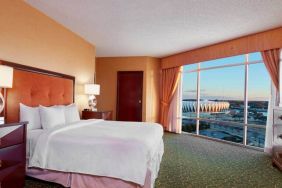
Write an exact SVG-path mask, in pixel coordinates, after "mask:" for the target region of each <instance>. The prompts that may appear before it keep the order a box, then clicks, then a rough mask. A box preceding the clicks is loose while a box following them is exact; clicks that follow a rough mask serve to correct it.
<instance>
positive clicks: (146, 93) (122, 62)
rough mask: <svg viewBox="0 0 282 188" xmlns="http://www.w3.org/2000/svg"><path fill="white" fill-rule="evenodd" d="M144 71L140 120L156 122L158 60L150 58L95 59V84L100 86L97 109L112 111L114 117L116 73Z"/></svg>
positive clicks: (157, 110) (157, 107)
mask: <svg viewBox="0 0 282 188" xmlns="http://www.w3.org/2000/svg"><path fill="white" fill-rule="evenodd" d="M118 71H144V73H143V74H144V75H143V76H144V77H143V103H142V105H143V106H142V120H143V121H147V122H157V121H158V115H159V114H158V112H159V82H160V80H159V79H160V59H157V58H152V57H103V58H97V59H96V83H98V84H100V85H101V93H100V96H98V97H97V99H98V109H100V110H113V117H114V119H115V117H116V95H117V72H118Z"/></svg>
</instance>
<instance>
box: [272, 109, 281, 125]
mask: <svg viewBox="0 0 282 188" xmlns="http://www.w3.org/2000/svg"><path fill="white" fill-rule="evenodd" d="M273 124H274V125H282V109H274V110H273Z"/></svg>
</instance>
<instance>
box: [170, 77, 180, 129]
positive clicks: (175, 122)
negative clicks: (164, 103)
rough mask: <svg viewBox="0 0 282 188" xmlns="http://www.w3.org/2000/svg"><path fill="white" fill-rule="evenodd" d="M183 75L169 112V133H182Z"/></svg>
mask: <svg viewBox="0 0 282 188" xmlns="http://www.w3.org/2000/svg"><path fill="white" fill-rule="evenodd" d="M182 81H183V80H182V74H181V77H180V81H179V84H178V86H177V88H176V91H175V93H174V96H173V98H172V101H171V104H170V107H169V111H168V131H169V132H174V133H178V134H180V133H181V130H182Z"/></svg>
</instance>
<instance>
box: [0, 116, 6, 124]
mask: <svg viewBox="0 0 282 188" xmlns="http://www.w3.org/2000/svg"><path fill="white" fill-rule="evenodd" d="M2 124H5V118H4V117H0V125H2Z"/></svg>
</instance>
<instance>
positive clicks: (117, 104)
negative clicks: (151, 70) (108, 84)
mask: <svg viewBox="0 0 282 188" xmlns="http://www.w3.org/2000/svg"><path fill="white" fill-rule="evenodd" d="M122 73H139V74H141V75H142V84H141V90H142V92H141V122H142V121H143V92H144V91H143V84H144V71H117V93H116V120H117V121H118V113H119V74H122Z"/></svg>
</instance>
